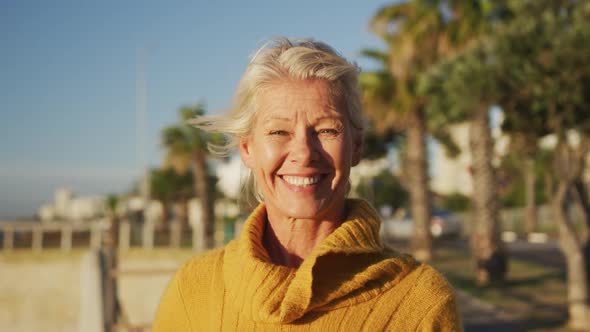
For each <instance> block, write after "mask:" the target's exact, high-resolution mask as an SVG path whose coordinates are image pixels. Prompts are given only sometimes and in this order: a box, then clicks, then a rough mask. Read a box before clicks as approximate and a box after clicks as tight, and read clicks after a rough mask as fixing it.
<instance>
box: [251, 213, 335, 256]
mask: <svg viewBox="0 0 590 332" xmlns="http://www.w3.org/2000/svg"><path fill="white" fill-rule="evenodd" d="M342 220H344V211H342V217H341V218H338V220H313V219H294V218H276V217H274V218H273V217H272V216H268V215H267V223H266V227H265V230H264V235H263V240H262V241H263V245H264V247H265V248H266V250H267V252H268V256H269V257H270V259H271V261H272V262H273V263H274V264H277V265H283V266H287V267H299V265H301V262H303V260H304V259H305V257H307V256H308V255H309V253H311V251H312V250H313V249H314V248H315V247H316V246H317V245H318V244H319V243H320V242H322V241H323V240H324V239H325V238H326V237H327V236H328V235H330V234H331V233H332V232H333V231H334V230H335V229H336V228H338V226H340V224H341V223H342Z"/></svg>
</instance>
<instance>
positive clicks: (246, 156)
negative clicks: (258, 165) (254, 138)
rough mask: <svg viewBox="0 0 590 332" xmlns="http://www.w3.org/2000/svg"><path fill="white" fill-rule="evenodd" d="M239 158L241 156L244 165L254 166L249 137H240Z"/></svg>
mask: <svg viewBox="0 0 590 332" xmlns="http://www.w3.org/2000/svg"><path fill="white" fill-rule="evenodd" d="M240 158H242V162H243V163H244V165H246V167H248V168H249V169H253V168H254V156H253V155H252V150H251V145H250V138H249V137H240Z"/></svg>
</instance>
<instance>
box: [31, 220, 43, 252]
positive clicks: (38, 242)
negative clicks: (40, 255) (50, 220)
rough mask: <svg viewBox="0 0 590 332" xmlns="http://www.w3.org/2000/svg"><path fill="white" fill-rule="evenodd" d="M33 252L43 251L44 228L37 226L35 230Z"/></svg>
mask: <svg viewBox="0 0 590 332" xmlns="http://www.w3.org/2000/svg"><path fill="white" fill-rule="evenodd" d="M32 246H33V251H35V252H41V250H43V226H41V225H37V226H35V227H34V228H33V245H32Z"/></svg>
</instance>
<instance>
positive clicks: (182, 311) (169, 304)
mask: <svg viewBox="0 0 590 332" xmlns="http://www.w3.org/2000/svg"><path fill="white" fill-rule="evenodd" d="M179 279H180V278H179V273H177V274H176V275H175V276H174V278H173V279H172V281H171V282H170V284H169V285H168V288H166V291H165V292H164V295H162V299H161V300H160V305H159V306H158V311H157V312H156V319H155V321H154V324H153V326H152V331H154V332H166V331H178V332H185V331H187V332H188V331H191V325H190V321H189V317H188V314H187V310H186V306H185V304H184V299H183V297H182V293H181V291H180V287H179V286H180V285H179Z"/></svg>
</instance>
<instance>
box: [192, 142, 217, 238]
mask: <svg viewBox="0 0 590 332" xmlns="http://www.w3.org/2000/svg"><path fill="white" fill-rule="evenodd" d="M192 169H193V176H194V186H195V193H196V194H197V196H198V197H199V202H200V203H201V217H202V223H203V233H204V234H203V235H204V238H203V241H204V248H205V249H211V248H213V246H214V244H215V239H214V227H215V216H214V213H213V200H212V198H211V195H210V192H209V185H208V182H207V174H208V172H207V163H206V160H205V156H204V155H203V154H202V153H200V152H194V153H193V163H192Z"/></svg>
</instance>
